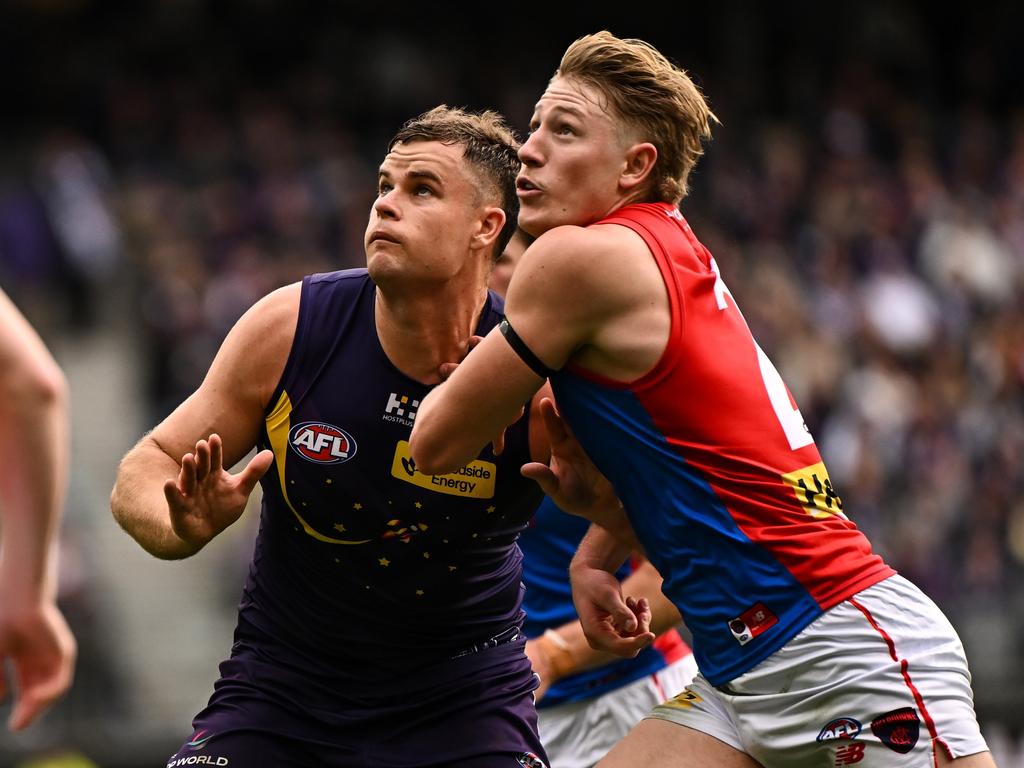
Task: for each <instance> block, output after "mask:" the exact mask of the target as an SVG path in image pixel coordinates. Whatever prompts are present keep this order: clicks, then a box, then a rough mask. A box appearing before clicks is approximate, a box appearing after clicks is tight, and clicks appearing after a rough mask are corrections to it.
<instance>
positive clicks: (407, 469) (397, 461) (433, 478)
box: [391, 440, 498, 499]
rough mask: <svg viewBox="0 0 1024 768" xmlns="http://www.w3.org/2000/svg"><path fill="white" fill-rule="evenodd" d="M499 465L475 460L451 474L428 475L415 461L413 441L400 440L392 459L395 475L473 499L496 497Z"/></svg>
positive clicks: (430, 487)
mask: <svg viewBox="0 0 1024 768" xmlns="http://www.w3.org/2000/svg"><path fill="white" fill-rule="evenodd" d="M497 474H498V468H497V466H495V465H494V464H492V463H491V462H489V461H481V460H480V459H477V460H476V461H471V462H470V463H469V464H467V465H466V466H464V467H463V468H462V469H458V470H456V471H455V472H450V473H449V474H447V475H425V474H423V473H422V472H420V471H419V470H418V469H416V462H414V461H413V460H412V453H411V452H410V451H409V443H408V442H407V441H405V440H399V441H398V444H397V445H396V446H395V458H394V460H393V461H392V462H391V476H392V477H397V478H398V479H399V480H404V481H405V482H407V483H412V484H413V485H417V486H419V487H420V488H426V489H427V490H428V491H436V492H437V493H447V494H448V495H450V496H467V497H469V498H471V499H493V498H494V481H495V479H496V477H497Z"/></svg>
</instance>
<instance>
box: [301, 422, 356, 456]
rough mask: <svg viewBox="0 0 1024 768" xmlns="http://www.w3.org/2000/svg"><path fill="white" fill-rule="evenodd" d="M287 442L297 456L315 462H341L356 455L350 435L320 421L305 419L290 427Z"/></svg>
mask: <svg viewBox="0 0 1024 768" xmlns="http://www.w3.org/2000/svg"><path fill="white" fill-rule="evenodd" d="M288 444H289V445H290V446H291V447H292V450H293V451H295V452H296V453H297V454H299V456H301V457H302V458H304V459H305V460H306V461H312V462H314V463H316V464H341V463H342V462H345V461H348V460H349V459H351V458H352V457H353V456H355V455H356V441H355V439H354V438H353V437H352V435H350V434H349V433H348V432H346V431H345V430H343V429H341V428H340V427H336V426H334V425H333V424H324V423H323V422H322V421H307V422H304V423H302V424H297V425H295V426H294V427H292V430H291V432H289V433H288Z"/></svg>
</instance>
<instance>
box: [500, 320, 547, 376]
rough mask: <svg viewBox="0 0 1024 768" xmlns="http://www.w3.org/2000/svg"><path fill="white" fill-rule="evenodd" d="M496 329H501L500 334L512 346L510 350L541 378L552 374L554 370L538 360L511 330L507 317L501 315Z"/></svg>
mask: <svg viewBox="0 0 1024 768" xmlns="http://www.w3.org/2000/svg"><path fill="white" fill-rule="evenodd" d="M498 330H500V331H501V335H502V336H504V337H505V339H506V341H508V345H509V346H510V347H512V351H513V352H515V353H516V354H517V355H519V359H520V360H522V361H523V362H524V363H526V364H527V365H528V366H530V370H531V371H533V372H534V373H536V374H537V375H538V376H540V377H541V378H542V379H546V378H549V377H550V376H553V375H554V374H555V373H556V371H555V370H554V369H552V368H548V367H547V366H546V365H544V363H542V362H541V361H540V358H539V357H537V356H536V355H535V354H533V352H531V351H530V348H529V347H528V346H526V342H525V341H523V340H522V339H521V338H519V334H518V333H516V332H515V330H513V328H512V326H511V325H509V322H508V318H507V317H503V318H502V319H501V324H500V325H499V326H498Z"/></svg>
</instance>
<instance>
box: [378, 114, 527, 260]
mask: <svg viewBox="0 0 1024 768" xmlns="http://www.w3.org/2000/svg"><path fill="white" fill-rule="evenodd" d="M414 141H440V142H441V143H442V144H461V145H462V150H463V151H462V156H463V157H464V158H465V159H466V162H467V163H469V165H470V167H471V168H472V169H473V170H474V172H475V173H476V175H477V177H478V178H479V179H480V182H481V184H482V185H483V187H484V191H485V192H488V193H490V195H491V197H492V198H493V199H495V200H497V201H498V202H500V204H501V208H502V210H503V211H505V226H504V227H502V230H501V232H500V233H499V234H498V240H497V242H496V244H495V249H494V253H493V257H494V258H495V259H497V258H498V256H499V255H500V254H501V252H502V251H503V250H505V246H506V245H508V241H509V240H510V239H511V238H512V234H513V233H514V232H515V230H516V221H517V220H518V218H519V197H518V196H517V195H516V176H518V175H519V168H520V162H519V141H518V139H517V138H516V136H515V134H514V133H513V132H512V129H511V128H509V126H508V124H507V122H506V121H505V118H504V117H502V116H501V115H500V114H498V113H497V112H495V111H493V110H490V109H488V110H485V111H483V112H468V111H466V110H464V109H460V108H458V107H449V106H447V105H445V104H441V105H440V106H437V107H434V108H433V109H431V110H429V111H428V112H424V113H423V114H422V115H419V116H418V117H414V118H412V119H411V120H407V121H406V122H405V124H404V125H403V126H402V127H401V128H400V129H399V130H398V133H396V134H395V136H394V138H392V139H391V141H390V142H389V143H388V152H390V151H391V150H392V149H393V148H394V146H395V144H398V143H402V144H408V143H410V142H414Z"/></svg>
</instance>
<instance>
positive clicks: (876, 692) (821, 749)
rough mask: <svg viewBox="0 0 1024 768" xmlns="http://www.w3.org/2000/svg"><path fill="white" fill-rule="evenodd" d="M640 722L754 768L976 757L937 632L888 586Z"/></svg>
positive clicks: (958, 657)
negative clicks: (734, 755) (725, 751)
mask: <svg viewBox="0 0 1024 768" xmlns="http://www.w3.org/2000/svg"><path fill="white" fill-rule="evenodd" d="M649 717H653V718H658V719H661V720H668V721H671V722H673V723H679V724H681V725H686V726H689V727H690V728H694V729H696V730H699V731H702V732H704V733H707V734H709V735H711V736H714V737H715V738H717V739H719V740H720V741H724V742H725V743H726V744H729V745H731V746H733V747H735V748H736V749H739V750H741V751H743V752H746V753H747V754H748V755H750V756H751V757H753V758H754V759H755V760H757V761H758V762H760V763H761V764H762V765H763V766H765V768H776V767H778V768H791V766H801V768H817V767H818V766H820V767H821V768H833V767H840V766H849V765H857V766H858V767H859V768H933V767H934V765H935V761H934V756H933V751H934V750H937V749H941V750H943V751H944V752H945V754H946V755H947V756H948V757H951V758H956V757H963V756H966V755H972V754H976V753H978V752H984V751H987V750H988V746H987V745H986V744H985V740H984V738H983V737H982V735H981V730H980V728H979V727H978V721H977V718H976V716H975V713H974V697H973V694H972V692H971V675H970V672H969V671H968V669H967V659H966V657H965V656H964V650H963V646H962V645H961V643H960V638H959V637H958V636H957V634H956V631H955V630H954V629H953V626H952V625H951V624H950V623H949V620H948V619H946V617H945V616H944V615H943V613H942V612H941V611H940V610H939V608H938V606H936V605H935V603H933V602H932V601H931V599H930V598H928V597H927V596H926V595H925V594H924V593H923V592H922V591H921V590H920V589H918V588H917V587H916V586H914V585H913V584H912V583H910V582H909V581H907V580H906V579H904V578H903V577H902V576H891V577H889V578H888V579H885V580H884V581H881V582H879V583H878V584H875V585H874V586H871V587H868V588H867V589H865V590H863V591H861V592H859V593H858V594H857V595H855V596H853V597H852V598H849V599H847V600H845V601H844V602H842V603H840V604H839V605H837V606H835V607H834V608H832V609H830V610H828V611H826V612H825V613H824V614H822V615H821V616H819V617H818V618H817V619H816V620H815V621H813V622H812V623H811V624H810V625H808V626H807V627H806V628H805V629H804V630H803V631H802V632H800V634H798V635H797V636H796V637H794V638H793V639H792V640H790V641H789V642H788V643H787V644H786V645H784V646H783V647H782V648H780V649H779V650H778V651H776V652H775V653H774V654H772V655H771V656H769V657H768V658H767V659H765V660H764V661H763V662H761V663H760V664H758V665H757V666H756V667H754V669H752V670H750V671H749V672H746V673H745V674H743V675H740V676H739V677H737V678H735V679H733V680H731V681H730V682H729V683H728V684H726V685H723V686H720V687H719V688H715V687H713V686H711V685H710V684H709V683H708V682H707V680H705V679H704V677H703V676H702V675H697V677H696V678H694V681H693V683H691V684H690V685H689V686H687V688H686V690H685V691H683V692H682V693H681V694H680V695H679V696H677V697H675V698H674V699H672V700H669V701H666V702H665V703H664V704H661V705H660V706H657V707H655V708H654V710H653V711H652V712H651V714H650V715H649Z"/></svg>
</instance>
